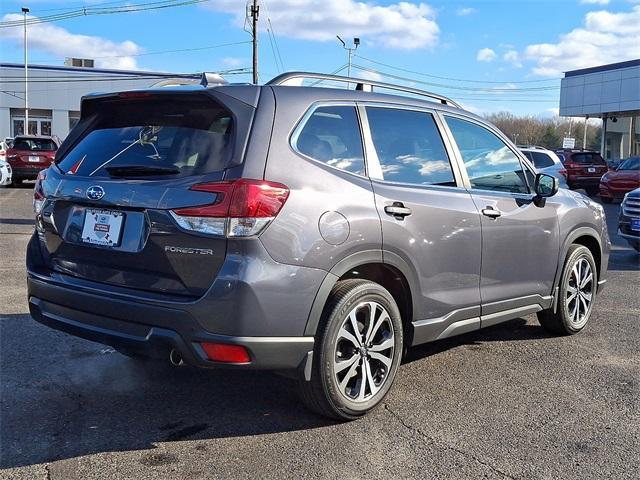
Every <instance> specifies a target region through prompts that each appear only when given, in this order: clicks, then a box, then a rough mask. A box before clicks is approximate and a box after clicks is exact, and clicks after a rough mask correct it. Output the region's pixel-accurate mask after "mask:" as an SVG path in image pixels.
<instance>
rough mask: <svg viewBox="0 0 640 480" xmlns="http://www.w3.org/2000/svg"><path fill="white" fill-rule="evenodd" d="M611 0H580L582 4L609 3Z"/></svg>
mask: <svg viewBox="0 0 640 480" xmlns="http://www.w3.org/2000/svg"><path fill="white" fill-rule="evenodd" d="M610 1H611V0H580V3H581V4H582V5H609V2H610Z"/></svg>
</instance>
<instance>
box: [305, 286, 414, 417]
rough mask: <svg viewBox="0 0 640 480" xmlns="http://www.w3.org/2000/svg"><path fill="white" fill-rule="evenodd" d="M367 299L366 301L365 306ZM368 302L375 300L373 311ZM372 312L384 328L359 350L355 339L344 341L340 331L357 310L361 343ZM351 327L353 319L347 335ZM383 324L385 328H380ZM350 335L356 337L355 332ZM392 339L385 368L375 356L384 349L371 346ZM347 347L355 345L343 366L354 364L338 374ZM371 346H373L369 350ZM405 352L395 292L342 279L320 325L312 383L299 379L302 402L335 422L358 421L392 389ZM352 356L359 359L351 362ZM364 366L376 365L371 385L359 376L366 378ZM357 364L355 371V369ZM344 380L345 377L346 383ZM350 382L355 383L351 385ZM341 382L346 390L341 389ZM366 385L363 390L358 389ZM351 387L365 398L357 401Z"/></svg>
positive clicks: (386, 350)
mask: <svg viewBox="0 0 640 480" xmlns="http://www.w3.org/2000/svg"><path fill="white" fill-rule="evenodd" d="M364 302H367V303H366V304H365V303H364ZM368 302H373V304H374V305H375V307H374V308H373V309H371V308H370V307H368V306H366V305H369V303H368ZM376 304H377V305H376ZM360 309H362V310H360ZM382 309H384V311H386V313H387V316H385V315H384V311H383V310H382ZM371 310H373V311H374V312H375V314H374V318H375V319H377V320H376V321H374V322H373V323H374V324H376V322H380V325H381V326H380V327H379V328H378V329H375V328H373V329H372V330H374V331H373V332H372V334H371V337H370V338H369V339H368V341H369V342H370V344H369V345H366V344H365V345H363V347H362V348H360V349H359V350H358V349H357V348H354V347H353V345H354V344H353V342H352V341H351V340H345V338H346V337H344V336H341V335H342V334H341V335H339V332H341V331H342V327H343V325H346V322H349V319H350V314H351V312H355V313H354V316H355V318H357V322H356V327H357V328H358V329H360V327H362V329H361V330H359V333H360V337H359V339H356V340H358V342H359V343H361V342H362V340H363V339H364V338H365V337H366V335H363V334H366V333H367V332H366V331H367V329H368V325H369V324H371V322H370V321H368V320H367V315H365V314H364V312H365V311H368V312H371ZM376 315H377V316H376ZM383 317H384V320H383ZM368 318H370V317H368ZM360 320H364V321H368V323H362V324H360ZM352 325H353V324H352V323H350V324H349V325H347V326H346V328H347V329H348V330H347V333H350V334H351V333H354V329H353V327H352ZM383 327H384V329H385V330H384V331H383V330H382V329H383ZM369 331H371V330H369ZM391 335H393V339H391ZM352 336H353V337H354V339H355V336H356V335H352ZM389 342H391V343H392V344H393V347H389V348H388V349H385V350H384V352H386V353H385V354H384V356H385V358H386V359H387V360H390V366H389V367H387V366H386V365H385V364H383V363H382V362H380V360H377V359H376V358H375V357H380V356H381V355H382V354H381V353H380V352H382V351H383V350H378V351H374V350H373V348H374V347H376V346H377V345H378V346H382V343H389ZM344 348H347V349H348V348H350V349H351V352H349V353H348V354H347V355H348V358H347V359H346V361H345V364H346V363H347V362H351V363H350V366H349V367H348V368H347V367H344V369H343V370H339V371H337V372H336V371H335V366H336V362H337V361H338V359H339V358H340V357H341V356H342V355H343V352H342V349H344ZM367 348H371V349H372V350H371V351H368V350H367ZM378 348H379V347H378ZM391 348H393V350H391ZM402 350H403V329H402V319H401V317H400V311H399V310H398V306H397V305H396V302H395V300H394V299H393V297H392V296H391V294H390V293H389V292H388V291H387V290H386V289H384V288H383V287H382V286H380V285H378V284H377V283H373V282H370V281H367V280H343V281H340V282H338V283H337V284H336V285H335V287H334V288H333V290H332V292H331V295H330V296H329V300H328V302H327V305H326V306H325V309H324V311H323V314H322V318H321V320H320V324H319V325H318V330H317V334H316V339H315V346H314V354H313V365H312V370H311V381H305V380H301V381H300V383H299V390H300V395H301V397H302V400H303V402H304V403H305V405H306V406H307V407H309V408H310V409H311V410H313V411H315V412H316V413H319V414H320V415H323V416H325V417H329V418H333V419H337V420H354V419H356V418H358V417H361V416H363V415H364V414H366V413H367V412H369V411H370V410H372V409H373V408H375V407H376V406H377V405H378V404H380V402H381V401H382V400H383V399H384V397H385V395H386V394H387V392H388V391H389V389H390V388H391V385H392V384H393V381H394V379H395V376H396V373H397V371H398V367H399V365H400V362H401V358H402ZM371 352H373V353H371ZM374 356H375V357H374ZM354 358H355V361H352V359H354ZM365 362H366V366H365ZM354 365H355V366H354ZM366 367H368V368H369V369H368V371H369V372H373V370H374V369H375V374H372V375H371V379H373V386H371V381H370V380H369V377H367V380H366V381H364V378H363V377H359V375H363V376H366V375H365V374H364V373H363V371H364V372H366V371H367V368H366ZM354 368H355V370H353V369H354ZM345 370H347V371H346V373H345V374H344V376H343V377H342V379H339V375H342V372H344V371H345ZM352 371H353V373H352ZM351 373H352V374H351ZM350 374H351V375H350ZM377 375H380V376H378V379H379V380H380V383H379V384H376V380H375V377H376V376H377ZM347 376H349V378H347ZM345 379H347V380H346V381H345ZM352 381H353V382H354V385H353V387H349V385H350V384H351V383H352ZM341 384H342V385H343V388H341V387H340V385H341ZM363 384H364V388H362V389H361V390H360V387H362V386H363ZM367 387H368V388H369V395H368V396H367V395H366V391H367ZM347 389H349V390H350V391H354V390H357V391H358V392H360V391H361V392H362V398H361V399H358V396H356V398H355V399H354V400H352V399H351V398H350V397H349V392H347ZM374 389H376V391H374Z"/></svg>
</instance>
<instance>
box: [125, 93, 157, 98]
mask: <svg viewBox="0 0 640 480" xmlns="http://www.w3.org/2000/svg"><path fill="white" fill-rule="evenodd" d="M151 96H153V95H152V94H151V93H149V92H120V93H119V94H118V97H120V98H148V97H151Z"/></svg>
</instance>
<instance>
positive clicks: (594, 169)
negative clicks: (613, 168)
mask: <svg viewBox="0 0 640 480" xmlns="http://www.w3.org/2000/svg"><path fill="white" fill-rule="evenodd" d="M556 153H557V154H558V156H559V157H560V160H562V163H563V165H564V168H565V170H566V171H567V174H566V175H567V185H569V188H571V189H578V188H583V189H584V190H586V191H587V193H588V194H589V195H591V196H593V195H596V194H597V193H598V191H599V188H600V178H601V177H602V175H604V174H605V173H607V170H608V169H609V167H608V166H607V163H606V162H605V161H604V159H603V158H602V157H601V156H600V154H599V153H598V152H590V151H587V150H557V151H556Z"/></svg>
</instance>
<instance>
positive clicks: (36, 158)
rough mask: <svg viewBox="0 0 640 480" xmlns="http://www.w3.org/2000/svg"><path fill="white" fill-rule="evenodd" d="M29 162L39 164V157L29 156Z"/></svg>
mask: <svg viewBox="0 0 640 480" xmlns="http://www.w3.org/2000/svg"><path fill="white" fill-rule="evenodd" d="M29 161H30V162H39V161H40V157H39V156H37V155H29Z"/></svg>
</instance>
